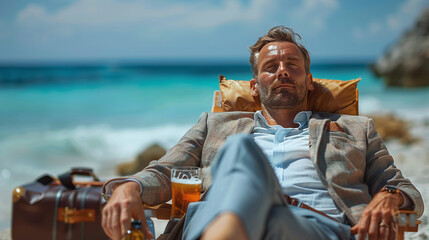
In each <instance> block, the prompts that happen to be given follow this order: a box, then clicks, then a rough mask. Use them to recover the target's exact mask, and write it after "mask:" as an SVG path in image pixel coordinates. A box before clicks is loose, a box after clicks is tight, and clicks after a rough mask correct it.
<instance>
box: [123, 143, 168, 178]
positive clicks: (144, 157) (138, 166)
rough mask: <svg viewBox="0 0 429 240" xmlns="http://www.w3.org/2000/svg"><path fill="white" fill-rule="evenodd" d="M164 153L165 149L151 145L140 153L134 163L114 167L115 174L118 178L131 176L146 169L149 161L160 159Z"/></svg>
mask: <svg viewBox="0 0 429 240" xmlns="http://www.w3.org/2000/svg"><path fill="white" fill-rule="evenodd" d="M166 152H167V151H166V150H165V148H163V147H161V146H160V145H158V144H153V145H151V146H149V147H148V148H146V149H145V150H144V151H142V152H140V153H139V154H138V155H137V157H136V158H135V159H134V161H132V162H128V163H121V164H119V165H118V166H116V173H117V174H118V175H120V176H128V175H133V174H135V173H137V172H138V171H140V170H142V169H143V168H145V167H147V166H148V165H149V163H150V162H151V161H153V160H158V159H160V158H161V157H162V156H164V155H165V153H166Z"/></svg>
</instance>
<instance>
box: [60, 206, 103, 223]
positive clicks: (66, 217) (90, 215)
mask: <svg viewBox="0 0 429 240" xmlns="http://www.w3.org/2000/svg"><path fill="white" fill-rule="evenodd" d="M58 221H61V222H64V223H67V224H73V223H80V222H94V221H95V210H94V209H88V208H85V209H76V208H69V207H65V208H59V209H58Z"/></svg>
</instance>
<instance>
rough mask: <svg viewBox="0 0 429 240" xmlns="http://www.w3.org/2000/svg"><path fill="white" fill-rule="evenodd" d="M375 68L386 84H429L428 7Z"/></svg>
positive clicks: (407, 85) (379, 60) (415, 85)
mask: <svg viewBox="0 0 429 240" xmlns="http://www.w3.org/2000/svg"><path fill="white" fill-rule="evenodd" d="M372 70H373V72H374V73H375V74H376V75H377V76H379V77H383V78H384V80H385V82H386V85H387V86H399V87H423V86H429V9H426V10H425V11H423V14H422V15H421V16H420V18H419V19H418V20H417V21H416V23H415V25H414V26H413V28H411V29H410V30H409V31H407V32H406V33H405V34H404V35H403V36H402V38H401V39H400V40H399V41H398V42H397V43H396V44H394V45H393V47H391V48H390V49H389V50H388V51H387V53H386V54H385V55H384V56H382V57H381V58H380V59H378V61H377V62H376V63H375V64H374V65H372Z"/></svg>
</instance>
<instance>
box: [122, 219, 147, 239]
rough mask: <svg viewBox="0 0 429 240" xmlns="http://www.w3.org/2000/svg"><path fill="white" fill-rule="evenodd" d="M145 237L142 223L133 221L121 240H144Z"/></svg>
mask: <svg viewBox="0 0 429 240" xmlns="http://www.w3.org/2000/svg"><path fill="white" fill-rule="evenodd" d="M144 239H145V236H144V234H143V231H142V222H141V221H140V220H133V221H132V222H131V229H129V230H127V232H126V233H125V236H124V237H123V238H122V240H144Z"/></svg>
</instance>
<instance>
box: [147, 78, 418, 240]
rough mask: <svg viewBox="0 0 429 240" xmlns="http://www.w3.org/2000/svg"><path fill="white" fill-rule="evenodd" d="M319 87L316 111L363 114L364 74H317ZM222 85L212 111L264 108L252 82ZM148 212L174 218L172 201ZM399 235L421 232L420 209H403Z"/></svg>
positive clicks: (312, 95) (399, 214)
mask: <svg viewBox="0 0 429 240" xmlns="http://www.w3.org/2000/svg"><path fill="white" fill-rule="evenodd" d="M313 80H314V85H315V89H314V90H313V91H312V92H311V93H310V95H309V98H310V99H309V104H310V108H311V110H312V111H318V112H330V113H339V114H349V115H358V114H359V101H358V100H359V92H358V89H357V83H358V82H359V81H360V78H358V79H353V80H349V81H341V80H330V79H317V78H314V79H313ZM219 88H220V90H216V91H215V92H214V94H213V105H212V109H211V111H212V112H228V111H249V112H254V111H257V110H260V109H261V105H260V103H259V100H258V99H255V98H253V96H252V95H251V93H250V82H249V81H241V80H227V79H226V78H225V77H224V76H222V75H220V76H219ZM146 213H147V214H149V215H150V216H153V217H155V218H158V219H164V220H168V219H170V213H171V204H169V203H164V204H161V205H157V206H146ZM394 218H395V221H396V223H397V225H396V239H398V240H402V239H404V233H405V232H417V231H418V226H419V224H420V223H421V221H420V220H417V219H416V212H413V211H407V210H400V211H398V212H397V213H396V215H395V217H394Z"/></svg>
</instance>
